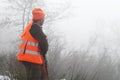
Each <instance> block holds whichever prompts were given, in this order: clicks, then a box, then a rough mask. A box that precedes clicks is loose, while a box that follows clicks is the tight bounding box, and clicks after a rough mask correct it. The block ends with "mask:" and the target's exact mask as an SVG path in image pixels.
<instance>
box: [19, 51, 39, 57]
mask: <svg viewBox="0 0 120 80" xmlns="http://www.w3.org/2000/svg"><path fill="white" fill-rule="evenodd" d="M20 52H22V53H25V54H26V53H27V54H34V55H37V56H39V55H40V52H36V51H32V50H24V49H20Z"/></svg>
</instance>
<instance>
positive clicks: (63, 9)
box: [0, 0, 120, 80]
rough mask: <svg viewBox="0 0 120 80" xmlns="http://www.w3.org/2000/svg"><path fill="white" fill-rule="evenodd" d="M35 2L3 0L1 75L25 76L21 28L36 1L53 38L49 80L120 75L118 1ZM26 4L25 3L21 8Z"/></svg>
mask: <svg viewBox="0 0 120 80" xmlns="http://www.w3.org/2000/svg"><path fill="white" fill-rule="evenodd" d="M9 1H10V2H9ZM24 1H26V2H24ZM27 1H28V2H27ZM25 3H28V4H29V5H27V4H25ZM31 3H32V0H31V2H30V1H29V0H20V1H13V0H0V17H1V18H0V24H1V26H0V27H1V28H0V32H1V34H0V54H2V55H1V56H0V60H1V61H0V74H1V75H3V74H5V75H7V76H9V77H11V78H15V79H16V80H18V79H21V80H25V77H24V75H23V74H25V71H22V70H23V69H24V68H23V69H22V70H21V67H23V66H22V65H20V64H19V63H18V61H17V60H16V55H17V52H18V43H19V42H20V41H19V40H20V35H21V32H22V31H23V28H25V25H26V24H27V21H30V20H31V16H32V15H31V12H30V13H29V11H32V9H33V8H34V7H36V6H37V7H41V8H43V10H44V11H45V12H46V17H45V22H44V25H43V30H44V32H45V34H46V35H47V39H48V42H49V50H48V53H47V60H48V66H49V67H48V70H49V74H50V75H49V76H50V80H60V79H66V80H120V77H119V75H120V63H119V62H120V57H119V56H120V55H119V53H120V1H119V0H59V1H58V0H38V1H37V0H36V1H34V0H33V3H32V4H31ZM16 4H20V5H16ZM26 5H27V6H28V7H27V8H26V7H23V6H26ZM30 5H32V7H31V6H30ZM21 6H22V7H21ZM29 6H30V7H29ZM24 9H26V11H25V13H26V14H23V13H24ZM23 16H24V17H23ZM28 18H29V20H28ZM9 50H11V51H9ZM3 54H6V55H7V56H6V55H3ZM94 54H95V55H94ZM4 59H6V60H4ZM2 60H3V61H2ZM10 64H11V65H10ZM1 65H2V66H1ZM14 65H15V66H14ZM61 65H62V66H61ZM4 66H7V67H4ZM6 72H9V73H10V74H8V73H6ZM18 72H19V73H18Z"/></svg>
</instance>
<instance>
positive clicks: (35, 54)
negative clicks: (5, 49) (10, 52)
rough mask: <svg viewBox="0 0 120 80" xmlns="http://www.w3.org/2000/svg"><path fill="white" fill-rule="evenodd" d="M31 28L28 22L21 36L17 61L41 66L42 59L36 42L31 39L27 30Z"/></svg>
mask: <svg viewBox="0 0 120 80" xmlns="http://www.w3.org/2000/svg"><path fill="white" fill-rule="evenodd" d="M31 26H32V22H30V23H29V24H28V25H27V26H26V28H25V30H24V32H23V33H22V36H21V41H22V42H21V44H20V48H19V49H20V51H19V52H18V61H26V62H31V63H36V64H43V57H42V56H41V54H40V49H39V48H38V40H36V39H35V38H33V37H32V35H31V34H30V32H29V30H30V28H31Z"/></svg>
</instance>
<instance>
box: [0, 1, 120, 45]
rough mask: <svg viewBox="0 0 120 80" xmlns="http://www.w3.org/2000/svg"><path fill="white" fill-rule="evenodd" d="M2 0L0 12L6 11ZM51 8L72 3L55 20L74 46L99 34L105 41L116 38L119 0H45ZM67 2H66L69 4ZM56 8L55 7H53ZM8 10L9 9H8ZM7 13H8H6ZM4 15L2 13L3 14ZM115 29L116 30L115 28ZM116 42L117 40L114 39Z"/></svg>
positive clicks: (119, 24)
mask: <svg viewBox="0 0 120 80" xmlns="http://www.w3.org/2000/svg"><path fill="white" fill-rule="evenodd" d="M1 1H2V0H1ZM1 1H0V9H1V10H0V13H1V14H2V13H4V11H6V10H5V8H4V7H5V6H7V5H5V3H2V2H1ZM44 1H45V4H46V5H48V6H49V8H51V9H52V8H53V7H59V6H58V4H62V3H64V2H67V3H68V2H69V3H70V8H69V9H68V11H67V12H66V14H64V15H68V16H69V17H66V18H64V19H62V20H57V21H55V22H54V26H56V27H57V28H58V30H59V31H60V32H61V34H64V35H65V37H66V39H67V42H68V43H70V44H71V43H72V45H74V46H78V45H81V44H87V42H88V41H89V39H90V37H92V36H94V35H98V36H100V37H102V38H103V39H104V41H105V42H107V43H108V41H110V43H111V40H114V39H116V38H117V37H118V36H117V35H116V29H117V30H118V33H119V30H120V29H119V26H120V1H119V0H65V1H64V0H51V1H50V0H44ZM67 3H66V4H67ZM53 9H54V8H53ZM7 11H8V10H7ZM6 14H7V13H6ZM1 16H2V15H1ZM114 29H115V30H114ZM113 42H115V41H113Z"/></svg>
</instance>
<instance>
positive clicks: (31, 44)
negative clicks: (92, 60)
mask: <svg viewBox="0 0 120 80" xmlns="http://www.w3.org/2000/svg"><path fill="white" fill-rule="evenodd" d="M26 43H27V45H30V46H36V47H38V43H35V42H30V41H28V42H27V41H25V40H22V44H26Z"/></svg>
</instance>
